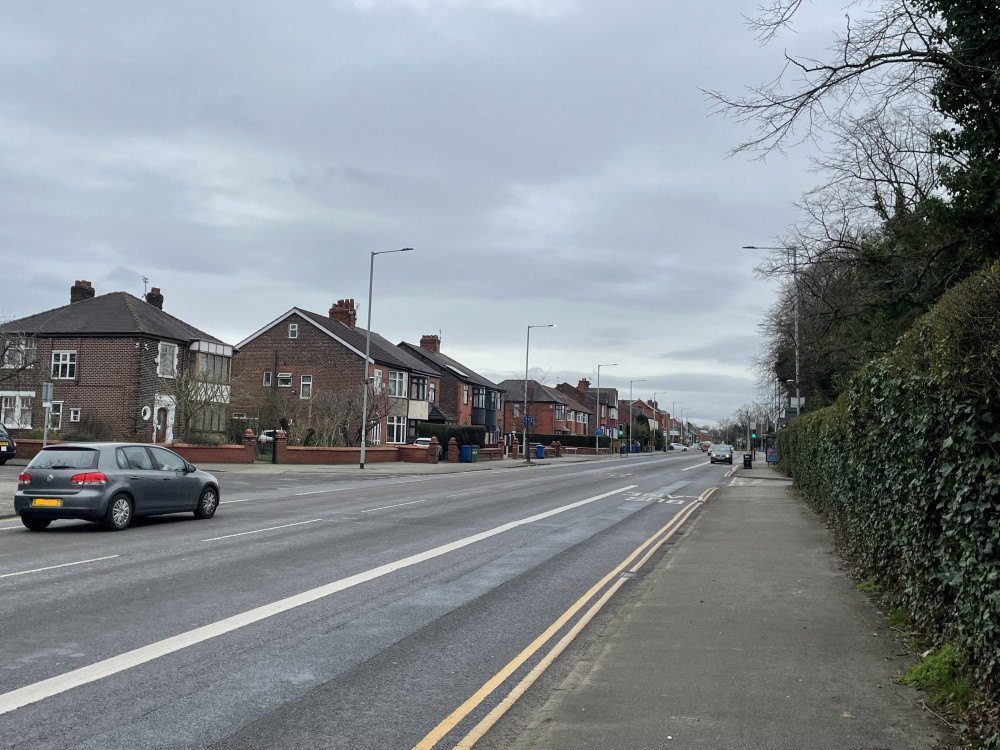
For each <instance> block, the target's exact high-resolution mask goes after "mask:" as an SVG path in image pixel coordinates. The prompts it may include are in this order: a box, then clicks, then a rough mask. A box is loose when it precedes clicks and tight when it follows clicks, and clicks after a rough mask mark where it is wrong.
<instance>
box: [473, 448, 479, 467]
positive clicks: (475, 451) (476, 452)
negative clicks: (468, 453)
mask: <svg viewBox="0 0 1000 750" xmlns="http://www.w3.org/2000/svg"><path fill="white" fill-rule="evenodd" d="M471 458H472V463H476V462H477V461H478V460H479V446H478V445H474V446H472V457H471Z"/></svg>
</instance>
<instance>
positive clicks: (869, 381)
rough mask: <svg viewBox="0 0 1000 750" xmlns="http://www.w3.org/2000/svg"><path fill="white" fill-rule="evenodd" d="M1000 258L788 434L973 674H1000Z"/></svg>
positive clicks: (869, 560) (787, 456) (801, 474)
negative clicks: (843, 390) (892, 350)
mask: <svg viewBox="0 0 1000 750" xmlns="http://www.w3.org/2000/svg"><path fill="white" fill-rule="evenodd" d="M997 311H1000V266H996V267H994V268H992V269H991V270H990V271H988V272H986V273H983V274H980V275H977V276H975V277H973V278H971V279H969V280H968V281H967V282H965V283H963V284H961V285H959V286H958V287H956V288H955V289H953V290H952V291H951V292H949V294H948V295H947V296H946V297H945V298H944V299H942V301H941V303H940V304H938V305H937V306H935V308H934V309H933V310H932V311H931V312H930V313H929V314H927V315H926V316H924V317H922V318H921V319H920V320H918V321H917V323H916V324H915V325H914V326H913V328H912V329H911V330H910V331H909V332H908V333H907V334H906V335H905V336H904V337H903V338H902V339H901V341H900V344H899V346H898V347H897V348H896V350H895V351H894V352H893V353H892V354H890V355H888V356H886V357H884V358H882V359H881V360H878V361H877V362H875V363H873V364H871V365H870V366H869V367H867V368H865V369H864V370H863V371H862V372H861V373H859V375H857V376H856V377H855V378H854V379H853V381H852V383H851V386H850V388H849V389H848V391H846V392H845V393H844V394H843V395H842V396H841V397H840V398H839V399H838V400H837V402H836V403H835V404H834V405H833V406H831V407H828V408H826V409H823V410H820V411H817V412H814V413H810V414H804V415H802V416H801V417H797V418H795V419H793V420H792V422H791V424H790V425H789V427H788V428H786V429H784V430H782V431H780V432H779V434H778V455H779V457H780V465H779V468H781V469H783V470H784V471H786V472H787V473H789V474H791V475H792V476H793V477H794V478H795V481H796V484H797V485H798V486H799V488H800V490H801V491H802V494H803V495H804V496H805V497H806V498H807V499H808V500H809V502H810V503H812V504H813V505H814V506H815V507H817V508H818V509H819V510H821V511H822V512H824V513H825V514H827V516H828V518H829V519H830V520H831V522H832V523H834V524H835V525H836V526H837V527H838V528H839V529H840V530H842V531H843V533H844V535H845V538H846V540H847V544H848V547H849V551H850V552H851V553H852V554H853V555H854V557H855V558H856V560H857V563H858V566H859V567H860V568H861V569H862V570H864V571H865V572H866V575H870V576H874V578H875V579H876V580H878V581H879V583H880V584H881V585H882V588H883V590H885V591H888V592H891V593H892V594H893V596H894V598H896V599H897V601H899V603H900V606H901V607H903V608H905V609H906V610H907V611H908V612H909V613H910V616H911V621H912V623H913V625H914V626H915V627H916V628H918V629H919V630H920V631H922V632H924V633H927V634H928V635H929V637H930V638H931V639H932V640H933V641H935V642H941V641H944V640H947V641H950V642H953V643H954V644H955V646H956V648H957V649H958V650H960V651H961V653H962V654H964V655H965V656H966V657H967V658H968V660H969V665H970V669H971V671H972V674H973V675H974V676H975V677H976V678H977V679H979V680H981V681H983V682H984V683H987V682H989V681H992V680H996V679H998V678H1000V472H998V471H997V466H998V465H1000V321H998V314H997Z"/></svg>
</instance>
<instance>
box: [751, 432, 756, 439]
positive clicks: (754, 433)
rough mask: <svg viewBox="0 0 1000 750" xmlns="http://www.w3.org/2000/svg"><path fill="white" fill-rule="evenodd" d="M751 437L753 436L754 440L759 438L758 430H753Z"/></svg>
mask: <svg viewBox="0 0 1000 750" xmlns="http://www.w3.org/2000/svg"><path fill="white" fill-rule="evenodd" d="M750 437H751V438H753V439H754V440H756V439H757V430H751V431H750Z"/></svg>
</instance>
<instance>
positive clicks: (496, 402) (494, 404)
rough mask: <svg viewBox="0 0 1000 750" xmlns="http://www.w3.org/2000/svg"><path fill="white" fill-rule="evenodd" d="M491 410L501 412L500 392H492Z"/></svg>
mask: <svg viewBox="0 0 1000 750" xmlns="http://www.w3.org/2000/svg"><path fill="white" fill-rule="evenodd" d="M490 408H491V409H492V410H493V411H500V391H490Z"/></svg>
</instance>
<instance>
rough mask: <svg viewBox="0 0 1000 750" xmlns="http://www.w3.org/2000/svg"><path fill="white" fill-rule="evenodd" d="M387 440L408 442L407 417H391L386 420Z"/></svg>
mask: <svg viewBox="0 0 1000 750" xmlns="http://www.w3.org/2000/svg"><path fill="white" fill-rule="evenodd" d="M386 442H387V443H405V442H406V417H389V418H388V419H387V420H386Z"/></svg>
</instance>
